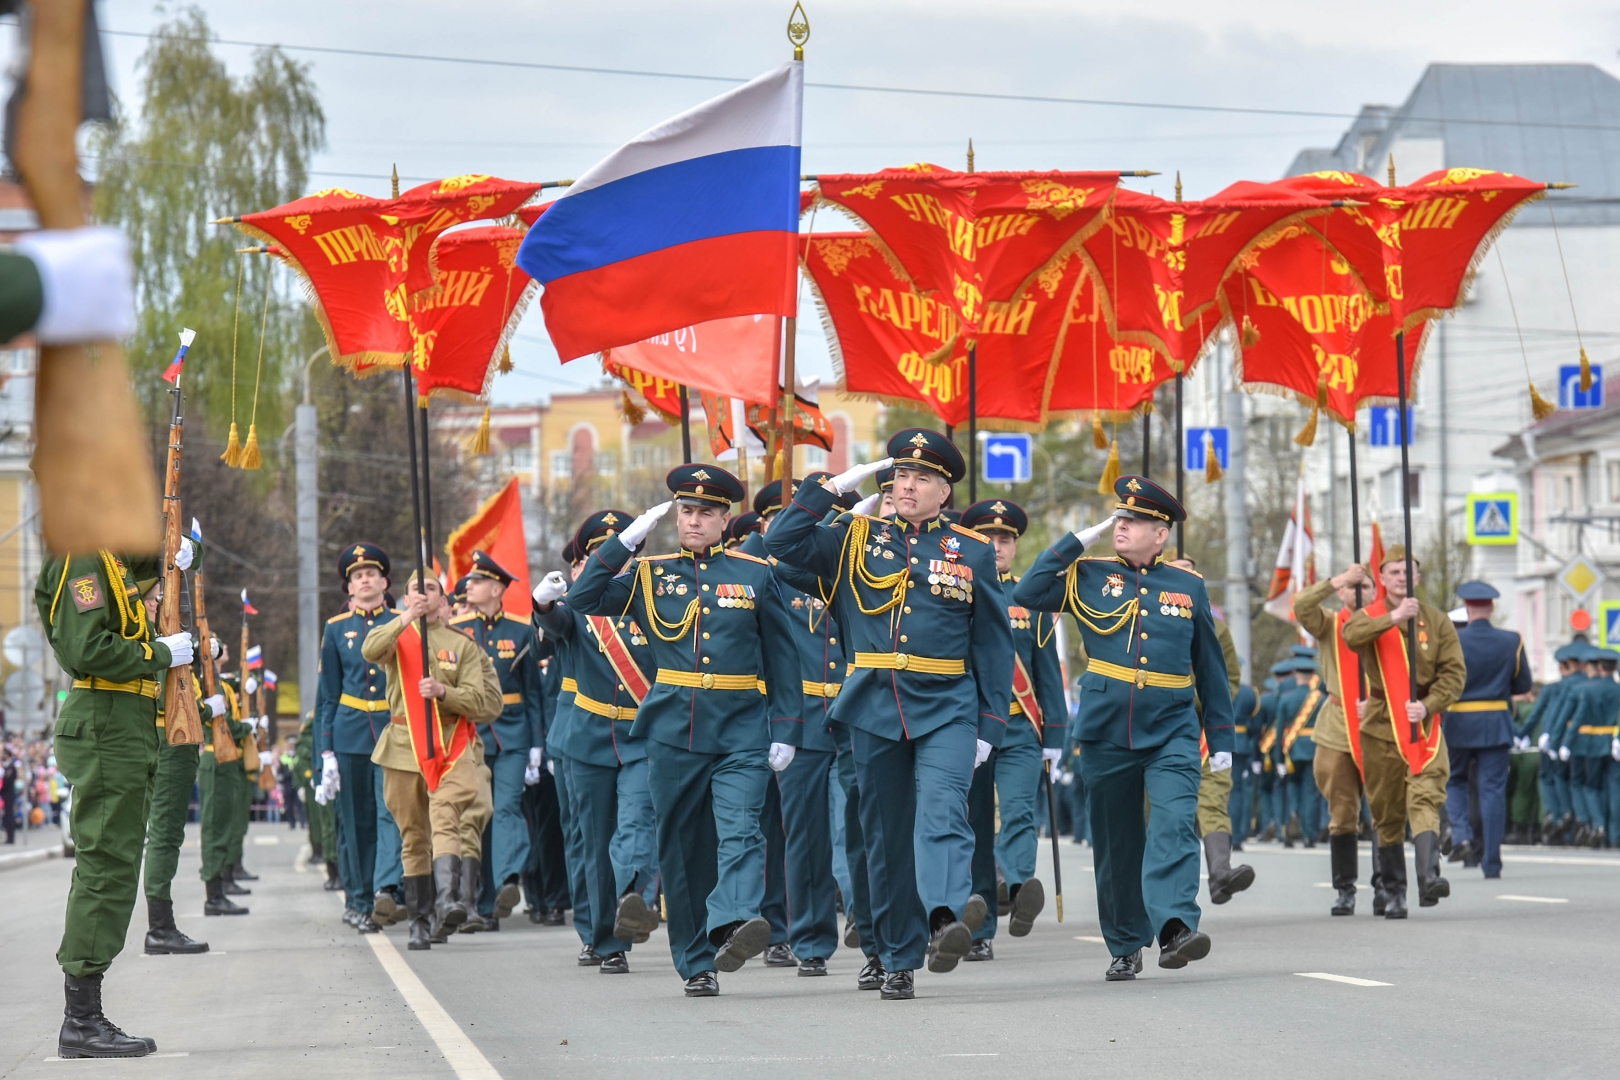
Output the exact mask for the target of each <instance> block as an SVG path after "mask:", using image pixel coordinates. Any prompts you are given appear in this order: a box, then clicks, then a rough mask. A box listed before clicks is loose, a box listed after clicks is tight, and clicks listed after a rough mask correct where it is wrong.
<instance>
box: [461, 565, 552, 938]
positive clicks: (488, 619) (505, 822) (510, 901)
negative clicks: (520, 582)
mask: <svg viewBox="0 0 1620 1080" xmlns="http://www.w3.org/2000/svg"><path fill="white" fill-rule="evenodd" d="M462 580H463V581H464V582H465V583H466V584H465V589H466V603H467V606H468V607H469V608H470V609H471V610H470V611H469V612H468V613H467V614H465V615H462V616H460V617H458V618H453V619H451V620H450V625H451V626H452V627H453V628H455V629H457V630H460V631H461V632H462V633H464V634H471V635H472V639H473V640H474V641H476V642H478V644H479V645H481V646H483V649H484V652H485V654H486V655H487V656H488V657H489V660H490V663H491V664H493V665H494V666H495V674H496V676H497V677H498V678H499V679H500V681H501V714H500V716H498V717H496V718H495V720H494V721H493V722H491V723H488V724H479V725H478V734H479V735H480V736H481V737H482V738H483V740H484V764H485V765H486V766H487V767H488V768H489V770H490V773H491V781H490V783H491V787H492V791H491V797H492V799H493V802H494V815H493V817H492V818H491V820H490V823H489V830H488V833H487V837H488V841H489V842H488V850H487V851H485V852H484V855H485V858H483V859H482V860H480V859H479V858H477V857H469V856H467V855H466V854H463V855H462V859H461V875H462V889H461V894H462V897H463V898H464V899H465V898H469V897H472V896H476V895H479V894H480V892H481V893H482V896H483V901H482V902H480V903H479V905H478V907H479V908H480V911H479V914H480V915H486V916H489V917H492V918H495V919H497V920H499V919H504V918H506V917H507V916H508V915H510V914H512V909H513V908H515V907H517V905H518V901H519V900H520V899H521V898H522V894H521V890H520V889H519V887H518V879H519V878H520V877H521V876H522V874H523V864H524V863H525V862H527V861H528V858H529V827H528V824H527V823H526V822H525V821H524V820H523V807H522V802H523V789H524V787H525V786H526V785H528V784H533V783H538V782H539V780H540V756H541V745H542V743H543V741H544V735H543V733H542V731H541V725H540V665H539V664H537V663H536V662H535V659H534V647H535V639H534V628H533V627H532V626H530V625H529V620H527V619H519V618H517V617H515V616H512V615H508V614H507V613H506V611H505V609H504V607H503V602H504V597H505V595H506V589H507V586H509V585H511V584H512V582H513V581H514V580H515V579H514V578H513V576H512V575H511V574H510V573H509V572H508V571H507V570H506V569H505V568H504V567H502V566H501V565H500V564H499V563H497V562H496V561H495V560H494V559H493V558H491V557H490V555H489V553H488V552H487V551H474V552H473V553H472V570H470V571H469V572H468V573H467V575H466V577H464V578H463V579H462ZM497 882H498V883H499V885H498V887H497V885H496V883H497Z"/></svg>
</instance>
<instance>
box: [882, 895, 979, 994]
mask: <svg viewBox="0 0 1620 1080" xmlns="http://www.w3.org/2000/svg"><path fill="white" fill-rule="evenodd" d="M987 910H988V909H987ZM971 948H973V931H972V930H969V929H968V927H967V924H966V923H963V922H948V923H946V924H945V925H944V926H941V927H940V928H939V929H938V930H935V931H934V936H933V937H932V938H930V939H929V941H928V962H927V966H928V970H929V971H932V972H934V973H935V974H943V973H945V972H947V971H954V970H955V969H956V965H957V962H958V961H960V960H961V959H962V958H963V957H964V956H966V955H967V954H968V950H969V949H971ZM910 977H911V973H910V972H906V978H907V980H908V982H909V980H910ZM887 990H888V984H887V983H885V984H884V991H885V992H887Z"/></svg>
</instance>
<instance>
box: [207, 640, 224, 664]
mask: <svg viewBox="0 0 1620 1080" xmlns="http://www.w3.org/2000/svg"><path fill="white" fill-rule="evenodd" d="M223 655H225V643H224V642H223V641H221V640H219V638H217V637H215V636H214V635H213V634H209V635H208V659H210V660H218V659H219V658H220V657H221V656H223Z"/></svg>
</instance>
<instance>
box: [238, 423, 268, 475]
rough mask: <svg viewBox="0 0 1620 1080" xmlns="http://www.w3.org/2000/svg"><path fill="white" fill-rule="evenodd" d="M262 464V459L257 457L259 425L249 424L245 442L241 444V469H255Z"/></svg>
mask: <svg viewBox="0 0 1620 1080" xmlns="http://www.w3.org/2000/svg"><path fill="white" fill-rule="evenodd" d="M263 464H264V459H263V458H262V457H260V456H259V425H258V424H249V425H248V437H247V442H245V443H243V444H242V463H241V468H244V469H257V468H258V467H259V466H261V465H263Z"/></svg>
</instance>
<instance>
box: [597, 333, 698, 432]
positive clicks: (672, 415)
mask: <svg viewBox="0 0 1620 1080" xmlns="http://www.w3.org/2000/svg"><path fill="white" fill-rule="evenodd" d="M617 351H618V350H617V349H614V350H611V351H609V352H606V353H603V354H602V374H604V375H609V376H611V377H613V378H615V379H619V380H621V381H622V382H623V383H624V384H625V385H626V386H628V387H630V388H631V389H632V390H635V391H636V392H637V393H639V394H640V395H641V396H642V397H643V398H644V399H646V402H647V404H648V405H649V406H650V407H651V408H652V410H653V412H655V413H657V414H658V415H659V416H660V417H662V418H663V420H664V423H666V424H672V425H678V424H679V423H680V422H681V384H680V383H678V382H676V381H674V380H673V379H664V378H660V377H659V376H657V375H648V374H647V373H646V372H645V371H637V370H636V369H635V368H632V367H628V366H626V365H625V364H623V363H621V362H620V361H618V360H615V359H613V353H615V352H617ZM688 405H689V406H690V402H688Z"/></svg>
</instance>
